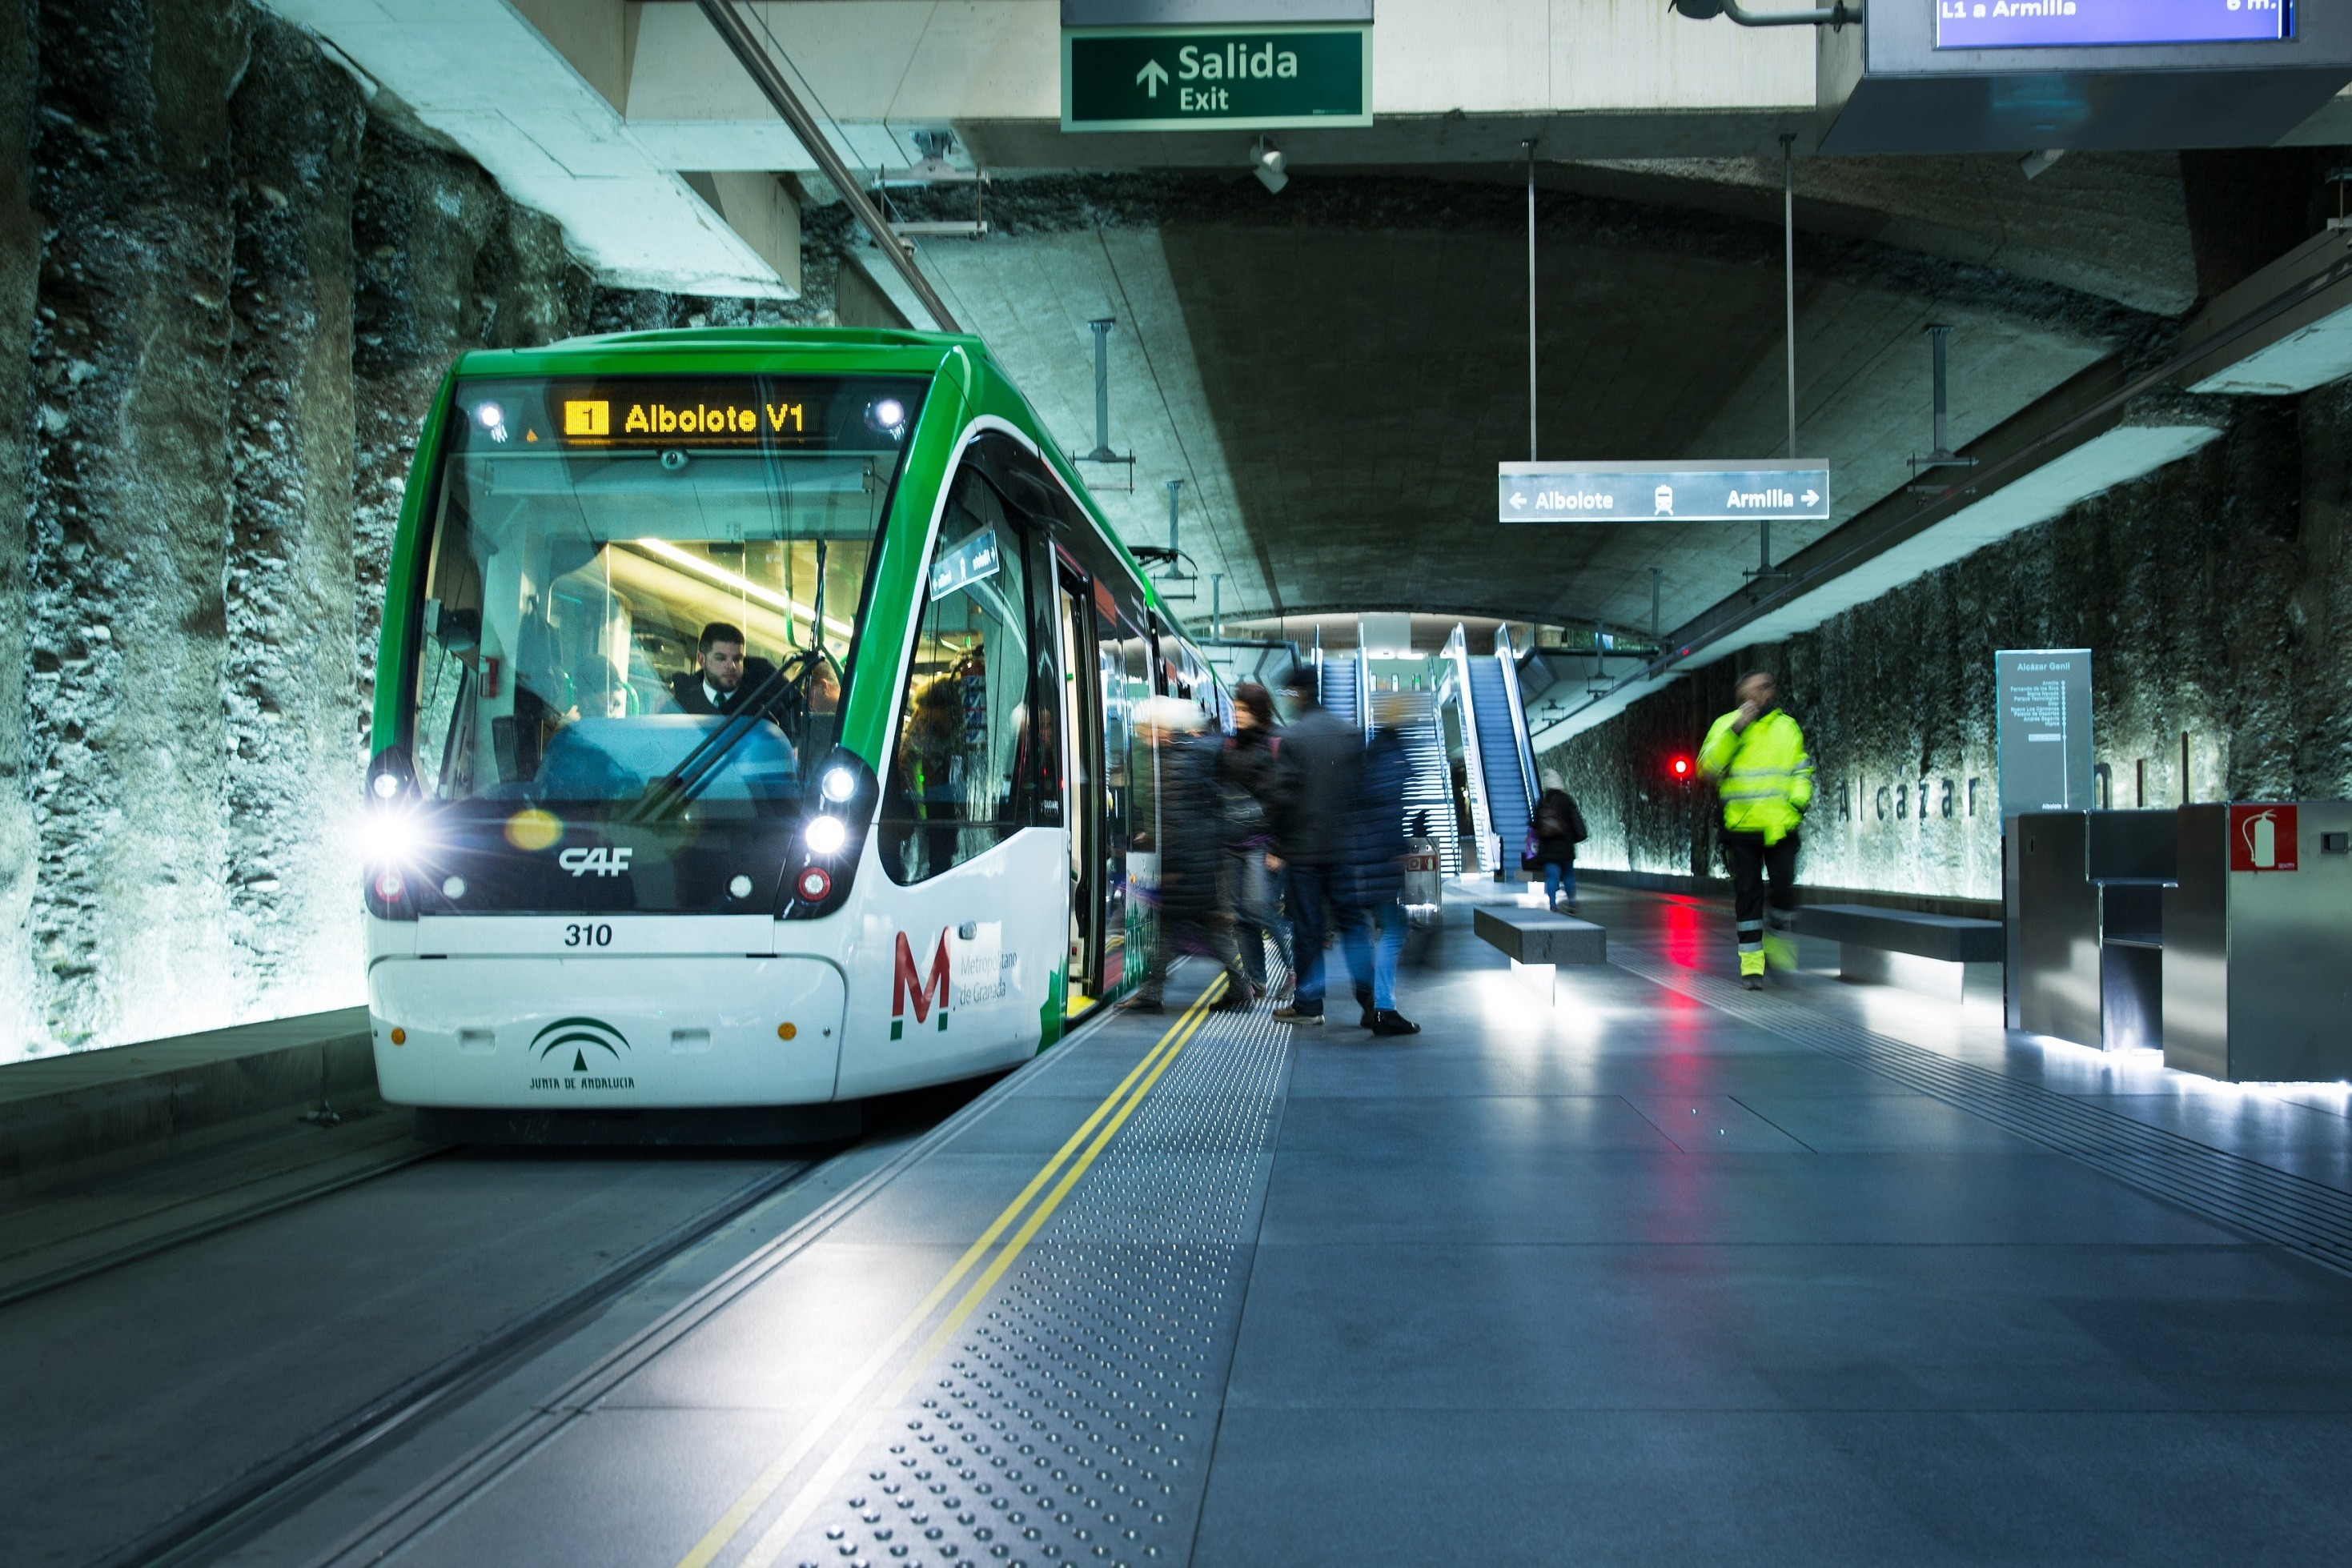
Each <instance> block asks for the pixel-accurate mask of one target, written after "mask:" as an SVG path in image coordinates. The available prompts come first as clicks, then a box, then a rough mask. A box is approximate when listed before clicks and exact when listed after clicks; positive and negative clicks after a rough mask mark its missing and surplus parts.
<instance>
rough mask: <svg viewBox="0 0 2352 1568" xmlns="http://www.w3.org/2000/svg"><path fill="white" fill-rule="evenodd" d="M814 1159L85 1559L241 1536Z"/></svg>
mask: <svg viewBox="0 0 2352 1568" xmlns="http://www.w3.org/2000/svg"><path fill="white" fill-rule="evenodd" d="M819 1163H820V1162H818V1161H816V1160H796V1161H794V1162H793V1163H792V1164H790V1165H787V1166H782V1167H780V1168H778V1169H776V1170H774V1171H772V1172H770V1173H769V1174H767V1175H766V1176H761V1177H760V1178H758V1179H757V1180H755V1181H751V1182H749V1183H747V1184H745V1185H744V1186H740V1187H738V1188H736V1189H735V1191H733V1192H731V1193H730V1194H729V1195H728V1196H727V1197H724V1198H722V1199H720V1200H719V1202H718V1203H716V1204H714V1205H712V1206H711V1207H709V1208H706V1209H704V1210H703V1211H702V1212H701V1213H699V1214H697V1215H695V1216H694V1217H693V1218H689V1219H687V1220H685V1221H683V1222H682V1223H680V1224H678V1225H676V1226H673V1227H671V1228H669V1229H668V1230H666V1231H664V1232H662V1233H661V1234H660V1235H659V1236H656V1237H655V1238H653V1239H651V1240H649V1241H647V1242H646V1243H645V1244H644V1245H643V1246H641V1247H639V1248H637V1249H635V1250H634V1251H632V1252H630V1253H628V1254H626V1255H625V1256H624V1257H622V1258H620V1259H619V1260H616V1261H614V1263H613V1264H612V1265H611V1266H610V1267H609V1268H606V1269H604V1270H602V1271H600V1272H599V1273H597V1274H595V1275H593V1277H591V1278H590V1279H588V1280H586V1281H583V1282H582V1283H581V1284H579V1285H577V1286H575V1287H573V1288H572V1290H570V1291H565V1292H564V1293H563V1294H562V1295H561V1296H558V1297H556V1298H555V1299H554V1300H553V1301H547V1302H544V1303H542V1304H541V1305H540V1306H538V1307H536V1308H534V1309H532V1310H531V1311H530V1312H525V1313H524V1314H523V1315H521V1316H520V1317H518V1318H515V1319H512V1320H510V1321H509V1322H506V1323H504V1324H502V1325H501V1326H499V1328H497V1329H494V1330H492V1331H491V1332H490V1333H488V1334H487V1335H485V1336H484V1337H483V1338H481V1339H479V1340H478V1341H476V1342H475V1343H473V1344H471V1345H469V1346H467V1348H466V1349H464V1350H461V1351H457V1352H456V1353H455V1354H451V1355H449V1356H446V1357H445V1358H443V1359H442V1360H441V1361H439V1362H437V1363H436V1364H433V1365H432V1366H429V1367H427V1368H425V1370H424V1371H423V1372H420V1373H418V1374H416V1375H415V1376H413V1377H410V1378H408V1379H407V1380H405V1381H404V1382H403V1383H401V1384H399V1385H397V1386H395V1387H394V1388H392V1389H390V1390H388V1391H386V1392H385V1393H383V1394H381V1395H378V1396H376V1397H375V1398H373V1399H371V1400H370V1401H368V1402H367V1403H366V1404H364V1405H362V1406H360V1407H359V1408H358V1409H356V1410H353V1411H352V1412H350V1413H349V1414H347V1415H345V1416H342V1417H341V1419H339V1420H337V1421H334V1422H332V1423H331V1424H330V1425H328V1426H327V1427H322V1428H321V1429H320V1430H319V1431H317V1432H314V1433H312V1434H311V1435H310V1437H305V1438H304V1439H302V1440H301V1441H300V1442H299V1443H297V1444H295V1445H294V1446H293V1447H292V1448H287V1449H285V1450H283V1451H282V1452H280V1453H278V1454H277V1455H276V1456H274V1457H272V1458H268V1459H265V1460H263V1461H262V1462H261V1463H260V1464H258V1465H257V1466H255V1467H254V1468H252V1469H248V1470H247V1471H246V1472H245V1474H243V1475H242V1476H239V1477H238V1478H237V1479H235V1480H233V1481H230V1482H229V1483H228V1484H226V1486H223V1487H221V1488H220V1489H219V1490H215V1491H214V1492H213V1493H212V1494H211V1495H210V1496H208V1497H205V1498H203V1499H200V1500H197V1501H196V1502H195V1503H194V1504H192V1505H191V1506H190V1507H188V1508H186V1509H184V1510H183V1511H181V1512H180V1513H178V1514H176V1515H175V1516H173V1518H171V1519H169V1520H166V1521H163V1523H162V1524H160V1525H157V1526H156V1527H155V1528H154V1529H152V1530H151V1531H147V1532H146V1533H145V1534H143V1535H142V1536H140V1537H139V1538H138V1539H137V1540H135V1541H132V1542H129V1543H127V1544H125V1545H123V1546H121V1547H118V1548H116V1549H115V1550H114V1551H113V1552H109V1553H108V1554H107V1555H105V1556H103V1557H100V1558H99V1559H97V1560H95V1561H94V1562H93V1563H91V1564H90V1565H89V1568H134V1565H135V1568H163V1565H164V1564H179V1563H201V1562H205V1561H208V1560H211V1559H213V1558H215V1557H216V1556H217V1555H218V1554H219V1553H220V1552H224V1551H226V1550H227V1549H230V1548H232V1547H234V1546H236V1545H238V1544H241V1543H242V1542H246V1541H249V1540H251V1539H252V1538H253V1536H254V1535H255V1534H256V1533H257V1531H261V1530H263V1529H266V1528H268V1526H269V1525H271V1524H273V1523H276V1522H277V1521H278V1520H279V1519H280V1518H282V1517H284V1515H285V1514H286V1513H288V1512H289V1511H292V1510H294V1509H296V1508H299V1506H300V1505H301V1504H303V1503H305V1502H307V1501H309V1500H310V1498H311V1497H312V1496H313V1495H314V1494H315V1492H316V1491H317V1490H318V1488H319V1487H320V1486H321V1485H322V1484H324V1483H325V1482H326V1481H327V1480H329V1479H331V1477H332V1476H333V1475H334V1474H335V1473H336V1472H338V1471H339V1470H341V1469H342V1467H343V1466H345V1465H346V1464H348V1463H350V1462H352V1460H355V1459H357V1458H360V1457H361V1456H362V1454H364V1453H366V1452H367V1451H368V1450H370V1449H372V1448H375V1447H376V1446H377V1445H378V1444H380V1443H382V1442H383V1441H384V1440H385V1439H387V1438H389V1437H393V1436H394V1435H395V1434H396V1433H398V1432H399V1431H401V1430H402V1429H403V1428H404V1427H409V1426H410V1425H412V1424H414V1423H415V1421H416V1420H417V1419H418V1418H419V1417H421V1416H425V1415H426V1414H428V1413H429V1412H431V1411H432V1410H433V1409H434V1408H435V1407H436V1406H440V1405H442V1404H444V1403H446V1401H447V1400H448V1399H449V1398H450V1397H451V1396H453V1395H456V1394H457V1393H459V1392H461V1391H462V1390H463V1389H464V1388H465V1387H467V1385H470V1384H473V1383H474V1382H476V1381H477V1380H478V1379H479V1378H480V1377H481V1376H483V1375H485V1374H488V1373H490V1372H493V1371H495V1370H497V1369H498V1368H499V1367H500V1366H502V1365H504V1364H507V1363H509V1362H510V1361H511V1360H512V1359H513V1358H514V1357H516V1356H517V1355H519V1354H521V1353H522V1352H524V1351H527V1350H529V1349H530V1348H531V1347H532V1346H533V1345H535V1344H537V1343H540V1342H541V1341H542V1340H544V1339H546V1338H548V1337H549V1336H550V1335H551V1334H552V1333H554V1332H555V1331H556V1330H558V1329H560V1328H562V1326H563V1325H564V1324H565V1323H567V1322H571V1321H572V1320H573V1319H574V1318H577V1317H578V1316H580V1314H582V1313H583V1312H587V1311H589V1310H590V1309H591V1308H593V1307H596V1306H599V1305H602V1304H603V1303H604V1302H605V1301H609V1300H610V1299H612V1298H613V1297H614V1296H616V1295H619V1294H620V1293H621V1292H622V1291H625V1290H626V1289H627V1288H628V1287H629V1286H631V1285H633V1284H635V1282H636V1281H639V1280H640V1279H643V1278H644V1277H645V1276H646V1275H647V1274H649V1273H651V1272H653V1270H656V1269H657V1268H659V1267H661V1265H663V1264H664V1263H667V1262H668V1261H669V1260H671V1259H673V1258H675V1257H677V1255H678V1254H679V1253H681V1252H684V1251H685V1250H687V1249H688V1248H690V1247H692V1246H694V1245H695V1244H696V1243H698V1242H699V1241H701V1240H703V1239H705V1238H707V1237H709V1235H710V1234H711V1233H712V1232H713V1231H716V1230H718V1229H719V1228H720V1227H722V1226H724V1225H726V1224H727V1223H728V1222H729V1221H730V1220H732V1219H734V1218H738V1217H739V1216H740V1215H742V1214H743V1213H745V1212H746V1211H747V1210H749V1209H751V1207H754V1206H756V1205H758V1204H759V1203H761V1201H762V1200H764V1199H766V1198H768V1197H773V1196H774V1195H775V1194H776V1193H778V1192H779V1191H782V1189H783V1188H784V1187H786V1186H790V1185H792V1184H793V1182H795V1181H798V1180H799V1179H800V1178H801V1177H802V1176H805V1175H807V1174H808V1173H809V1172H810V1171H812V1170H814V1169H815V1168H816V1167H817V1166H818V1164H819Z"/></svg>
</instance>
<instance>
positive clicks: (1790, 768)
mask: <svg viewBox="0 0 2352 1568" xmlns="http://www.w3.org/2000/svg"><path fill="white" fill-rule="evenodd" d="M1731 689H1732V695H1734V696H1736V697H1738V699H1739V706H1738V707H1736V708H1734V709H1732V710H1731V711H1730V712H1729V713H1727V714H1725V715H1724V716H1722V717H1721V718H1719V719H1717V720H1716V721H1715V724H1714V726H1713V727H1711V728H1709V729H1708V730H1707V732H1706V742H1705V743H1704V744H1703V745H1701V746H1700V747H1699V748H1698V772H1699V777H1700V778H1702V779H1708V780H1710V781H1714V782H1715V783H1716V784H1717V793H1718V794H1719V795H1720V796H1721V798H1722V800H1723V852H1724V855H1725V858H1727V860H1729V861H1730V862H1731V903H1732V918H1733V919H1734V920H1735V921H1737V922H1738V938H1739V983H1740V984H1741V985H1743V986H1746V987H1747V988H1748V989H1749V990H1751V991H1757V990H1761V989H1763V988H1764V967H1765V954H1766V935H1765V928H1764V927H1765V919H1766V910H1765V895H1764V882H1765V877H1766V875H1767V873H1769V875H1770V877H1771V882H1772V894H1771V910H1770V919H1771V923H1772V927H1773V931H1772V936H1771V942H1772V961H1773V964H1774V966H1775V967H1780V968H1793V967H1795V953H1794V951H1793V950H1792V949H1791V947H1790V943H1789V940H1788V938H1787V937H1786V936H1783V935H1781V933H1782V932H1784V931H1786V930H1787V929H1788V928H1789V927H1790V926H1791V925H1794V923H1795V922H1794V918H1793V916H1794V913H1795V910H1796V907H1797V827H1798V824H1800V823H1801V822H1802V821H1804V820H1805V809H1806V808H1807V807H1808V806H1811V804H1812V803H1813V761H1812V758H1810V757H1807V756H1806V755H1805V732H1804V731H1803V730H1802V729H1800V728H1799V727H1797V721H1796V720H1795V719H1793V718H1790V716H1788V715H1787V714H1786V713H1784V712H1782V711H1781V708H1780V691H1779V689H1778V688H1777V686H1776V685H1774V683H1773V680H1772V676H1771V674H1769V672H1767V671H1764V670H1750V671H1749V672H1748V674H1744V675H1742V676H1740V677H1739V684H1738V685H1736V686H1734V687H1732V688H1731Z"/></svg>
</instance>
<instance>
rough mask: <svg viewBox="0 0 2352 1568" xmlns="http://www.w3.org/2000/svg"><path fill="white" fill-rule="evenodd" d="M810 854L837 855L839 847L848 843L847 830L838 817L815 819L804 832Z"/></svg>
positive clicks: (839, 850)
mask: <svg viewBox="0 0 2352 1568" xmlns="http://www.w3.org/2000/svg"><path fill="white" fill-rule="evenodd" d="M805 836H806V838H807V840H808V847H809V849H810V850H811V852H814V853H816V854H821V855H830V854H838V853H840V852H841V846H842V845H843V844H845V843H846V842H848V841H849V830H848V829H847V828H846V827H845V826H843V825H842V821H841V819H840V818H839V817H815V818H812V819H811V820H810V821H809V825H808V828H807V830H806V832H805Z"/></svg>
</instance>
